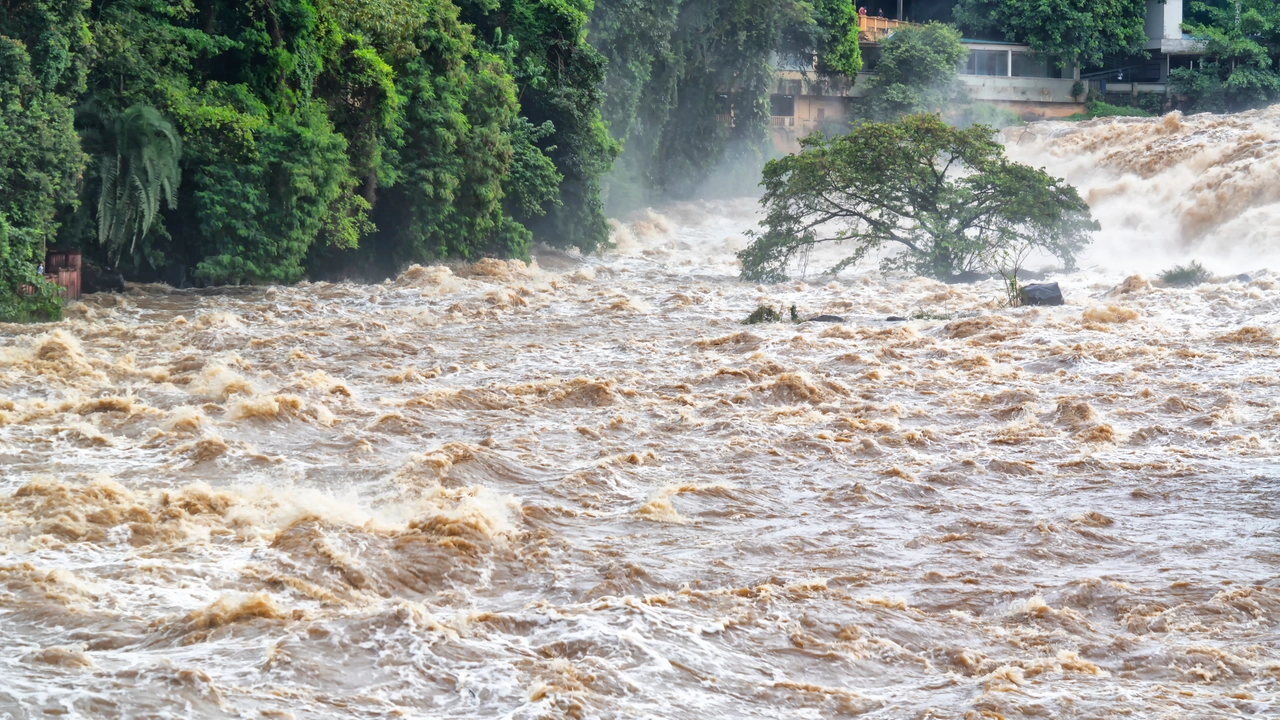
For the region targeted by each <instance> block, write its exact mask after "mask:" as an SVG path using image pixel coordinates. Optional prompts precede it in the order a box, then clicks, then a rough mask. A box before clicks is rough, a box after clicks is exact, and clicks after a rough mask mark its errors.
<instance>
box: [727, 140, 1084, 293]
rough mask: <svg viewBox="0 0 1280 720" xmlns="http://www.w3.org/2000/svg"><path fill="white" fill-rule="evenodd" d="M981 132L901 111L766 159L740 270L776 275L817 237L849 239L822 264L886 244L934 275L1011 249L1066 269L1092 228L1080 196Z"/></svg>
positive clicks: (988, 261) (888, 264) (895, 266)
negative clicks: (758, 212) (845, 249)
mask: <svg viewBox="0 0 1280 720" xmlns="http://www.w3.org/2000/svg"><path fill="white" fill-rule="evenodd" d="M991 135H992V132H991V129H990V128H987V127H984V126H981V125H977V126H974V127H972V128H969V129H965V130H959V129H955V128H952V127H949V126H947V125H946V124H945V123H943V122H942V120H941V119H940V118H938V117H936V116H933V115H911V116H908V117H905V118H902V119H901V120H899V121H896V122H889V123H878V122H871V123H866V124H864V125H862V126H860V127H858V128H856V129H855V130H854V131H853V132H851V133H849V134H848V135H844V136H840V137H837V138H832V139H828V138H825V137H822V136H811V137H809V138H807V139H805V140H804V141H802V145H803V147H804V150H803V151H802V152H801V153H799V154H797V155H792V156H789V157H785V158H781V159H778V160H773V161H770V162H769V164H768V165H766V166H765V171H764V182H763V185H764V187H765V195H764V197H763V198H762V199H761V204H762V205H763V206H764V207H765V211H766V215H765V219H764V220H762V221H761V223H760V224H761V227H763V228H764V231H763V232H762V233H759V234H758V235H757V236H756V238H755V240H754V242H752V244H751V245H750V246H749V247H748V248H747V249H746V250H744V251H742V252H741V253H739V254H738V257H739V258H740V259H741V260H742V268H743V269H742V276H743V278H744V279H747V280H756V281H765V282H777V281H781V280H783V279H785V277H786V273H787V269H788V266H789V265H790V263H791V261H792V260H793V259H794V258H795V257H797V255H800V254H803V253H807V252H808V251H809V250H810V249H812V248H813V247H814V246H816V245H818V244H819V243H826V242H838V243H848V244H850V245H852V246H853V252H852V253H851V254H850V255H849V256H848V257H847V258H846V259H844V260H843V261H841V262H840V263H839V264H838V265H836V266H835V267H834V268H832V270H831V272H832V273H836V272H839V271H840V270H842V269H844V268H845V267H848V266H850V265H852V264H854V263H856V262H858V261H859V260H861V259H862V258H864V257H866V256H867V255H868V254H869V253H871V252H873V251H876V250H879V249H881V248H884V247H885V246H887V245H890V244H892V245H893V246H896V247H899V248H901V249H902V250H903V252H901V253H898V254H893V255H889V256H887V257H885V259H884V260H883V261H882V262H881V265H882V267H884V268H885V269H886V270H909V271H912V272H916V273H918V274H922V275H928V276H930V277H935V278H947V277H950V276H952V275H955V274H957V273H959V272H963V271H977V270H987V269H989V268H992V267H993V266H996V265H998V264H999V263H1000V260H1001V257H1002V255H1003V254H1004V253H1008V252H1015V253H1016V252H1020V251H1021V250H1020V249H1021V248H1031V249H1034V250H1036V251H1041V252H1046V253H1049V254H1052V255H1054V256H1055V257H1057V258H1059V259H1061V260H1062V261H1063V262H1064V263H1065V264H1066V265H1067V266H1068V267H1070V266H1071V265H1072V264H1073V262H1074V258H1075V254H1076V253H1077V252H1079V251H1080V250H1081V249H1082V248H1083V247H1084V246H1085V245H1086V244H1087V243H1088V241H1089V236H1090V233H1091V232H1093V231H1096V230H1097V229H1098V224H1097V223H1096V222H1095V221H1094V220H1093V219H1092V218H1091V217H1090V215H1089V207H1088V205H1087V204H1086V203H1085V202H1084V200H1082V199H1081V198H1080V196H1079V194H1078V193H1077V192H1076V190H1075V188H1073V187H1071V186H1070V185H1067V184H1066V183H1064V182H1062V181H1061V180H1058V179H1057V178H1054V177H1052V176H1050V175H1048V174H1047V173H1045V172H1044V171H1043V170H1038V169H1035V168H1031V167H1027V166H1025V165H1020V164H1018V163H1015V162H1011V161H1010V160H1008V159H1007V158H1006V157H1005V155H1004V148H1003V146H1002V145H1000V144H999V143H998V142H996V141H994V140H993V139H992V137H991ZM820 232H821V233H824V236H822V237H819V233H820Z"/></svg>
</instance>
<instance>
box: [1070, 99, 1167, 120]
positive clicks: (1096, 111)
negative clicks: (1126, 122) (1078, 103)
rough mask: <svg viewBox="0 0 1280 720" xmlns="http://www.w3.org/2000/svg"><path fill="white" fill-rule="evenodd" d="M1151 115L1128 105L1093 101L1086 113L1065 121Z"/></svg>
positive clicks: (1072, 116)
mask: <svg viewBox="0 0 1280 720" xmlns="http://www.w3.org/2000/svg"><path fill="white" fill-rule="evenodd" d="M1151 115H1152V114H1151V113H1149V112H1147V111H1146V110H1143V109H1142V108H1137V107H1130V106H1128V105H1111V104H1109V103H1104V102H1102V101H1101V100H1093V101H1090V102H1089V103H1088V104H1086V105H1085V112H1083V113H1073V114H1071V115H1068V116H1066V117H1064V118H1063V120H1093V119H1094V118H1100V117H1151Z"/></svg>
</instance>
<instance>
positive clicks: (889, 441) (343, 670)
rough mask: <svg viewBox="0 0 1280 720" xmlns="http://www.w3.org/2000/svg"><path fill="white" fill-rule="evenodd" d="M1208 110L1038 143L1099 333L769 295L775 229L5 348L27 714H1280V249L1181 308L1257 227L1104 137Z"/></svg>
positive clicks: (839, 283) (7, 688)
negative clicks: (1187, 277)
mask: <svg viewBox="0 0 1280 720" xmlns="http://www.w3.org/2000/svg"><path fill="white" fill-rule="evenodd" d="M1194 122H1196V120H1195V118H1188V119H1185V120H1184V121H1183V125H1181V126H1179V127H1175V128H1172V129H1171V128H1168V127H1167V126H1166V125H1164V124H1161V121H1159V120H1156V121H1142V122H1140V123H1127V121H1126V123H1127V124H1125V126H1124V127H1119V125H1120V124H1119V123H1115V124H1114V125H1116V126H1115V127H1113V125H1112V124H1107V123H1103V124H1101V125H1096V126H1090V127H1084V128H1081V129H1079V130H1074V131H1071V130H1067V129H1064V127H1065V126H1052V125H1050V126H1039V127H1037V128H1036V131H1037V132H1039V134H1038V135H1036V136H1035V137H1031V138H1023V143H1022V144H1021V145H1019V146H1018V149H1017V152H1018V153H1021V154H1022V157H1021V158H1020V159H1023V158H1025V157H1033V158H1035V159H1037V160H1039V161H1040V164H1046V165H1048V166H1049V167H1050V168H1051V169H1053V168H1059V169H1060V170H1059V172H1060V173H1062V174H1066V175H1068V176H1069V177H1072V178H1073V182H1077V183H1078V184H1080V185H1081V189H1082V193H1084V194H1088V193H1094V195H1095V196H1094V197H1093V198H1092V199H1091V202H1096V203H1097V205H1098V207H1099V210H1098V213H1099V218H1100V219H1101V220H1102V221H1103V224H1104V232H1103V233H1102V234H1101V235H1100V238H1099V242H1098V244H1097V245H1096V246H1095V247H1094V248H1092V249H1091V250H1090V253H1089V256H1088V258H1087V259H1086V260H1085V261H1082V266H1083V269H1082V270H1080V271H1078V272H1074V273H1067V274H1058V275H1052V276H1050V278H1049V279H1050V280H1054V281H1057V282H1059V283H1060V284H1061V286H1062V288H1063V289H1064V291H1065V294H1066V296H1067V305H1065V306H1062V307H1054V308H1018V309H1009V308H1006V307H1003V305H1002V303H1001V290H1000V286H999V283H997V282H996V281H986V282H982V283H977V284H972V285H957V286H947V285H943V284H941V283H938V282H936V281H933V280H928V279H919V278H916V279H911V278H903V277H891V276H883V275H881V274H880V273H879V272H878V271H876V270H875V268H874V266H867V267H863V268H860V269H856V270H854V271H850V272H848V273H845V274H842V275H840V276H839V277H837V278H831V277H826V276H821V275H820V274H819V272H820V271H821V269H822V267H823V266H824V262H826V260H824V258H822V257H814V258H810V262H809V266H808V267H807V268H805V269H804V271H805V273H806V276H805V279H797V280H795V281H793V282H790V283H786V284H781V285H773V286H757V285H753V284H746V283H742V282H739V281H738V280H736V275H737V271H738V268H737V266H736V264H735V259H734V256H733V253H734V251H736V250H738V249H741V248H742V247H743V246H744V245H745V243H746V240H745V239H744V236H743V233H744V231H745V230H746V229H748V228H749V227H751V225H752V223H754V222H755V220H756V216H755V211H756V209H755V204H754V202H753V201H752V200H750V199H745V200H736V201H722V202H705V203H702V202H700V203H693V202H690V203H682V204H674V205H670V206H667V207H663V208H658V209H655V210H653V211H649V212H646V213H643V214H640V215H637V216H635V217H633V218H630V219H626V220H625V221H623V222H620V223H619V224H617V226H616V233H615V238H616V240H617V242H618V246H619V247H618V249H617V250H614V251H611V252H609V253H606V254H605V255H603V256H593V257H587V258H583V257H577V256H571V255H566V254H562V253H556V252H544V253H541V254H540V255H539V256H538V258H537V260H536V262H535V264H534V265H532V266H529V267H526V266H525V265H523V264H522V263H519V262H499V261H484V262H481V263H480V264H478V265H475V266H472V267H468V268H464V267H453V268H447V267H413V268H410V269H409V270H407V271H406V272H405V273H403V274H402V275H401V276H400V277H399V278H397V279H395V280H393V281H389V282H387V283H384V284H376V285H360V284H345V283H344V284H324V283H317V284H304V285H301V286H297V287H289V288H282V287H272V288H243V289H237V288H231V289H221V290H199V291H172V290H169V289H168V288H166V287H162V286H135V287H132V288H131V289H130V291H129V292H128V293H127V294H125V295H123V296H109V295H98V296H88V297H86V299H85V300H84V301H83V302H81V303H79V304H77V305H74V306H72V307H71V308H70V309H69V311H68V320H66V321H65V322H63V323H61V324H59V325H57V326H4V327H3V328H2V332H0V642H2V643H3V646H4V649H3V651H0V717H12V718H28V717H33V718H34V717H42V718H43V717H54V716H60V717H79V718H110V717H129V718H188V717H193V718H221V717H243V718H250V717H254V718H258V717H276V718H335V717H342V718H387V717H401V718H522V719H524V718H689V719H702V718H748V717H750V718H815V719H816V718H833V717H855V716H856V717H866V718H886V719H888V718H894V719H896V718H921V719H923V718H957V719H959V718H965V719H966V720H967V719H970V718H1023V717H1037V718H1111V717H1127V718H1217V717H1236V716H1243V717H1276V716H1277V714H1280V709H1278V708H1280V576H1278V574H1280V533H1278V528H1280V507H1278V503H1280V461H1278V460H1277V455H1278V454H1280V344H1278V343H1277V331H1280V273H1274V272H1269V271H1267V270H1266V265H1267V262H1268V260H1267V258H1266V257H1264V255H1265V253H1264V251H1265V250H1266V249H1267V248H1269V247H1274V246H1275V244H1276V242H1277V240H1276V238H1277V237H1280V231H1277V230H1276V229H1275V228H1276V226H1275V225H1274V224H1273V225H1272V226H1271V227H1270V228H1266V227H1263V226H1262V225H1261V224H1258V225H1257V226H1256V227H1253V228H1251V232H1253V235H1250V236H1249V238H1250V239H1249V242H1250V243H1253V244H1254V245H1253V246H1252V247H1254V248H1255V250H1254V251H1253V252H1251V253H1245V254H1243V255H1241V256H1240V257H1238V258H1237V259H1235V260H1233V261H1232V263H1234V264H1228V263H1225V262H1219V263H1218V264H1216V265H1215V264H1214V262H1212V258H1210V257H1209V256H1206V255H1201V256H1199V257H1200V258H1201V259H1203V260H1205V261H1206V264H1207V265H1209V266H1210V267H1211V269H1213V270H1214V271H1215V272H1216V273H1218V274H1219V277H1217V278H1215V280H1214V281H1211V282H1208V283H1205V284H1202V285H1199V286H1197V287H1192V288H1166V287H1160V286H1158V285H1155V286H1153V285H1152V284H1151V283H1150V282H1149V281H1150V280H1152V279H1153V278H1154V274H1153V272H1152V270H1153V268H1151V267H1146V266H1143V262H1147V263H1148V264H1150V263H1152V262H1157V261H1156V260H1152V257H1154V253H1155V252H1156V251H1155V250H1145V251H1140V250H1133V248H1135V247H1137V248H1143V247H1147V248H1154V247H1157V246H1158V247H1159V252H1160V253H1163V255H1161V256H1160V259H1159V260H1158V262H1163V259H1164V258H1165V257H1166V256H1167V257H1169V258H1175V259H1176V258H1186V257H1191V256H1192V255H1193V254H1194V251H1195V250H1196V248H1197V247H1201V248H1203V247H1209V246H1208V245H1205V243H1212V242H1218V243H1222V242H1225V240H1224V239H1223V237H1225V236H1223V237H1218V236H1214V235H1213V233H1214V232H1216V230H1215V228H1218V227H1219V226H1220V225H1221V224H1222V223H1226V222H1234V220H1233V219H1231V218H1237V217H1238V216H1239V215H1240V214H1241V213H1243V212H1246V211H1250V212H1252V211H1253V210H1249V209H1248V208H1246V209H1245V210H1239V211H1238V212H1236V213H1234V214H1233V215H1232V216H1231V218H1228V219H1224V220H1222V221H1221V222H1220V223H1218V224H1214V223H1210V224H1209V226H1206V227H1201V226H1195V227H1190V226H1189V225H1188V224H1187V222H1186V221H1185V219H1184V220H1179V216H1178V215H1177V207H1176V201H1174V200H1170V199H1169V197H1172V196H1169V197H1166V198H1165V199H1164V200H1161V199H1160V198H1161V197H1165V196H1158V197H1157V196H1156V195H1152V196H1145V195H1141V194H1140V192H1139V190H1142V189H1143V188H1146V187H1149V186H1153V185H1154V184H1158V182H1162V180H1161V179H1160V178H1161V177H1163V176H1160V177H1157V175H1159V173H1160V172H1163V171H1161V170H1159V169H1156V170H1152V171H1151V173H1150V174H1147V175H1143V172H1146V171H1145V170H1142V168H1138V169H1136V170H1135V169H1134V168H1132V167H1127V166H1124V165H1123V163H1121V162H1119V161H1118V160H1115V159H1114V158H1113V162H1110V164H1108V161H1107V156H1106V152H1108V151H1107V150H1105V149H1099V148H1098V147H1094V148H1093V149H1090V146H1089V142H1090V140H1089V135H1088V134H1089V133H1095V134H1100V133H1104V132H1110V133H1113V134H1114V133H1120V134H1121V135H1124V133H1126V132H1128V133H1147V134H1149V135H1150V136H1151V138H1153V140H1152V142H1155V141H1156V140H1158V139H1159V138H1168V137H1180V138H1183V139H1184V142H1185V143H1194V142H1197V141H1195V140H1194V138H1193V135H1194V133H1195V132H1197V130H1196V127H1197V126H1196V125H1195V124H1194ZM1265 122H1274V118H1273V117H1272V116H1265V115H1264V116H1259V117H1258V119H1257V120H1256V122H1255V124H1265ZM1091 128H1092V129H1091ZM1126 128H1128V130H1126ZM1251 132H1256V130H1251ZM1081 133H1083V135H1082V134H1081ZM1162 133H1163V134H1162ZM1246 134H1247V133H1246ZM1211 135H1212V134H1211ZM1233 137H1234V138H1235V139H1233ZM1198 142H1200V147H1201V153H1200V154H1199V155H1197V154H1195V153H1194V152H1190V151H1188V152H1189V153H1190V154H1189V155H1188V156H1187V157H1184V158H1183V159H1182V160H1180V161H1179V162H1181V163H1184V164H1185V163H1193V162H1201V163H1202V164H1203V165H1204V167H1206V168H1211V167H1218V166H1219V165H1220V163H1218V164H1215V161H1213V160H1212V158H1207V156H1205V155H1204V153H1213V152H1219V153H1229V152H1230V149H1231V148H1232V147H1237V146H1238V145H1239V143H1240V142H1244V141H1242V140H1240V137H1239V135H1237V136H1231V134H1230V133H1229V132H1226V131H1222V132H1218V134H1217V135H1212V137H1209V138H1208V139H1204V138H1202V139H1201V140H1200V141H1198ZM1250 142H1251V141H1250ZM1271 142H1273V143H1274V141H1271ZM1215 143H1217V144H1216V145H1215ZM1233 143H1234V144H1233ZM1112 147H1114V145H1113V146H1112ZM1149 147H1150V143H1148V144H1147V145H1142V144H1141V143H1138V142H1136V141H1135V142H1134V144H1133V148H1132V149H1131V150H1130V152H1132V153H1140V152H1149V150H1143V148H1149ZM1268 147H1269V146H1268ZM1224 148H1225V149H1224ZM1260 152H1261V151H1260ZM1267 152H1275V151H1274V150H1268V151H1267ZM1089 153H1094V154H1093V155H1089ZM1089 157H1092V158H1093V161H1091V162H1086V161H1085V160H1087V159H1088V158H1089ZM1258 157H1260V156H1255V159H1254V161H1253V163H1252V165H1253V167H1254V170H1258V171H1260V170H1259V168H1260V166H1261V164H1265V162H1266V158H1265V157H1264V158H1263V159H1262V160H1258V159H1257V158H1258ZM1268 157H1269V156H1268ZM1082 158H1083V160H1082ZM1197 158H1199V159H1198V160H1197ZM1179 167H1181V166H1179ZM1200 176H1201V177H1202V178H1203V177H1207V175H1206V171H1202V172H1201V173H1200ZM1167 179H1168V178H1165V180H1167ZM1259 182H1261V181H1259ZM1125 183H1129V185H1125ZM1125 192H1128V193H1130V195H1129V198H1130V199H1129V201H1128V202H1127V203H1123V202H1119V201H1117V200H1116V199H1115V198H1116V197H1117V194H1118V193H1125ZM1157 195H1158V194H1157ZM1153 198H1154V199H1153ZM1272 200H1273V199H1272V198H1270V197H1269V196H1267V195H1266V193H1258V194H1255V196H1254V200H1253V202H1254V204H1255V205H1256V207H1254V206H1249V207H1253V208H1254V210H1256V211H1257V212H1259V213H1263V212H1265V211H1267V210H1266V208H1267V207H1269V205H1267V204H1268V203H1270V202H1272ZM1161 203H1164V204H1163V205H1162V204H1161ZM1170 203H1172V204H1170ZM1108 207H1110V208H1111V209H1106V208H1108ZM1162 208H1163V209H1162ZM1126 213H1129V214H1131V215H1134V217H1133V218H1131V219H1129V220H1127V219H1126V218H1127V217H1128V215H1126ZM1161 213H1162V214H1161ZM1157 215H1160V217H1164V218H1166V220H1167V222H1168V223H1171V224H1166V225H1160V224H1159V222H1160V221H1159V218H1158V217H1157ZM1195 217H1197V218H1198V217H1201V216H1200V215H1196V216H1195ZM1266 232H1270V233H1272V234H1271V235H1270V236H1266ZM1215 237H1216V238H1217V239H1214V238H1215ZM1126 238H1129V239H1130V241H1131V244H1129V245H1126V242H1129V241H1127V240H1126ZM1162 238H1163V239H1162ZM1197 243H1200V244H1199V245H1197ZM1109 256H1110V257H1114V258H1119V259H1118V260H1115V261H1114V262H1112V263H1108V262H1107V258H1108V257H1109ZM833 257H835V256H833ZM1272 267H1273V268H1280V264H1276V263H1274V262H1273V263H1272ZM1154 269H1158V268H1154ZM800 270H801V269H799V268H798V269H797V271H798V272H799V271H800ZM1139 272H1140V273H1141V276H1140V277H1134V275H1136V274H1138V273H1139ZM1239 273H1247V276H1244V277H1238V275H1239ZM761 303H764V304H771V305H773V306H774V307H783V308H788V307H790V306H791V305H795V306H796V308H797V311H798V313H799V315H800V316H801V317H802V318H805V317H811V316H813V315H817V314H820V313H829V314H834V315H839V316H841V317H842V318H843V319H844V321H843V322H840V323H817V322H806V323H801V324H792V323H788V322H784V323H776V324H762V325H752V326H746V325H743V324H742V320H743V319H744V318H745V317H746V316H747V315H748V314H749V313H750V312H751V311H752V310H754V309H755V308H756V307H757V305H759V304H761ZM890 315H896V316H903V317H906V318H907V320H905V321H900V322H899V321H895V322H890V321H887V320H886V319H885V318H886V317H888V316H890Z"/></svg>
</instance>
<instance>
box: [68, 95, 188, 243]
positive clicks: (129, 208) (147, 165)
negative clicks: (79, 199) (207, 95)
mask: <svg viewBox="0 0 1280 720" xmlns="http://www.w3.org/2000/svg"><path fill="white" fill-rule="evenodd" d="M85 114H90V115H96V116H97V117H98V118H99V124H100V126H101V130H103V131H104V132H103V134H102V136H101V141H102V142H103V144H104V147H103V148H102V152H101V153H100V154H99V157H98V180H99V183H100V185H99V189H98V198H97V211H98V242H99V243H101V244H102V245H103V246H104V247H106V249H107V255H108V257H109V258H111V259H112V260H113V261H117V262H118V261H119V259H120V256H121V255H122V254H123V253H124V251H125V249H126V245H127V246H128V248H127V250H128V252H129V253H130V254H132V253H133V252H134V251H135V250H136V249H137V246H138V241H139V240H140V239H142V238H144V237H146V235H147V233H148V232H150V230H151V228H152V226H153V225H154V224H155V221H156V216H157V215H159V213H160V204H161V202H164V203H166V204H167V205H168V206H169V208H170V209H173V208H175V207H177V204H178V183H179V181H180V180H181V169H180V168H179V167H178V159H179V158H180V157H181V155H182V141H181V140H180V139H179V138H178V132H177V131H176V130H174V128H173V125H172V124H170V123H169V121H168V120H166V119H165V118H164V116H162V115H161V114H160V113H159V111H157V110H156V109H155V108H153V107H150V106H148V105H133V106H131V107H130V108H129V109H127V110H125V111H124V112H122V113H119V114H118V115H116V114H113V113H110V112H109V111H107V110H105V109H103V107H102V106H101V105H93V106H91V107H90V108H88V109H87V111H86V113H85Z"/></svg>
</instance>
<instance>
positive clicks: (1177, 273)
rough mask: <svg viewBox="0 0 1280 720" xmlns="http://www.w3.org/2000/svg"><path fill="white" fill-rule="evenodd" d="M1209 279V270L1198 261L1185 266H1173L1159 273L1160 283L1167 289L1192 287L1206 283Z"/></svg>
mask: <svg viewBox="0 0 1280 720" xmlns="http://www.w3.org/2000/svg"><path fill="white" fill-rule="evenodd" d="M1210 277H1211V274H1210V273H1209V270H1208V269H1207V268H1206V267H1205V266H1203V265H1201V264H1200V263H1199V261H1196V260H1192V261H1191V262H1189V263H1187V264H1186V265H1175V266H1174V267H1172V268H1169V269H1168V270H1165V271H1164V272H1162V273H1160V282H1162V283H1164V284H1165V285H1168V286H1169V287H1194V286H1196V285H1199V284H1200V283H1203V282H1206V281H1207V280H1208V279H1209V278H1210Z"/></svg>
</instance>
